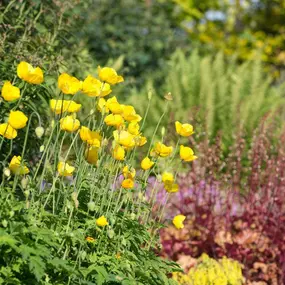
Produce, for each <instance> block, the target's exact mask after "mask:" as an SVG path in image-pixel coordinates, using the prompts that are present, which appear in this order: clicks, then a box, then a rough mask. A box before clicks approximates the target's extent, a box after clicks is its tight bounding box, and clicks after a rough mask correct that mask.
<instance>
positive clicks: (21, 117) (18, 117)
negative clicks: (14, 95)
mask: <svg viewBox="0 0 285 285" xmlns="http://www.w3.org/2000/svg"><path fill="white" fill-rule="evenodd" d="M27 121H28V117H27V116H26V115H25V114H24V113H23V112H21V111H11V112H10V115H9V119H8V124H9V125H10V126H11V127H12V128H14V129H16V130H17V129H22V128H24V127H25V126H26V125H27Z"/></svg>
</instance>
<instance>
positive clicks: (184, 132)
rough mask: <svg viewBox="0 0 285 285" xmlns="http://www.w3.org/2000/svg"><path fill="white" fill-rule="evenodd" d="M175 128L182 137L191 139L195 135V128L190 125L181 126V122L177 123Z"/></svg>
mask: <svg viewBox="0 0 285 285" xmlns="http://www.w3.org/2000/svg"><path fill="white" fill-rule="evenodd" d="M175 128H176V132H177V134H179V135H180V136H182V137H189V136H191V135H192V134H193V133H194V131H193V126H192V125H190V124H181V123H180V122H178V121H176V122H175Z"/></svg>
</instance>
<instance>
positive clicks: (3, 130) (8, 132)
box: [0, 123, 17, 140]
mask: <svg viewBox="0 0 285 285" xmlns="http://www.w3.org/2000/svg"><path fill="white" fill-rule="evenodd" d="M0 135H1V136H3V137H4V138H6V139H9V140H11V139H14V138H15V137H16V136H17V131H16V130H15V129H14V128H13V127H11V126H10V125H9V124H7V123H4V124H1V125H0Z"/></svg>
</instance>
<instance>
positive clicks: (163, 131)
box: [161, 127, 165, 137]
mask: <svg viewBox="0 0 285 285" xmlns="http://www.w3.org/2000/svg"><path fill="white" fill-rule="evenodd" d="M161 135H162V136H163V137H164V135H165V127H162V128H161Z"/></svg>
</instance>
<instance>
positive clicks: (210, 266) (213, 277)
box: [173, 254, 243, 285]
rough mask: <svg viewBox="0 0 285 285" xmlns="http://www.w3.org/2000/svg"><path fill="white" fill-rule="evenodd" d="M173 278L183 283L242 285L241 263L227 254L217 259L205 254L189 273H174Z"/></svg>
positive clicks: (191, 284)
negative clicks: (227, 256)
mask: <svg viewBox="0 0 285 285" xmlns="http://www.w3.org/2000/svg"><path fill="white" fill-rule="evenodd" d="M173 278H174V279H175V280H177V281H178V282H179V284H182V285H210V284H214V285H241V284H243V277H242V268H241V265H240V264H239V263H238V262H237V261H234V260H231V259H229V258H226V257H225V256H224V257H223V258H222V259H220V260H218V261H216V260H215V259H212V258H210V257H209V256H208V255H207V254H203V255H202V256H201V257H200V258H199V260H198V263H197V264H196V265H195V267H192V268H191V269H190V270H189V272H188V274H182V273H174V274H173Z"/></svg>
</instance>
